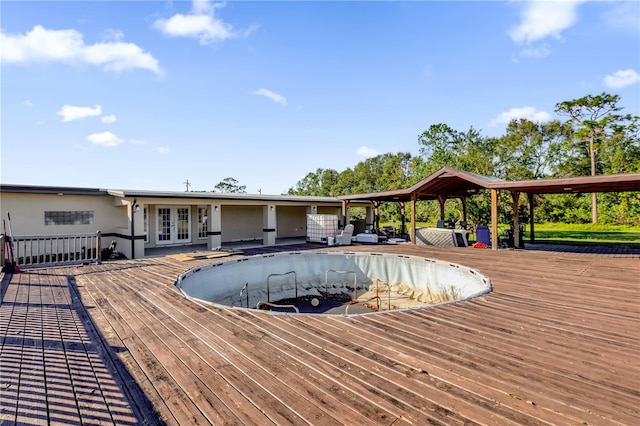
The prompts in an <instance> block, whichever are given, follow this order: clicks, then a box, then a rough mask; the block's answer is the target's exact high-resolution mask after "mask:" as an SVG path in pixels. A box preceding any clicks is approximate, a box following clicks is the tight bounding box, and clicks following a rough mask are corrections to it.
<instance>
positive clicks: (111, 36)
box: [102, 28, 124, 41]
mask: <svg viewBox="0 0 640 426" xmlns="http://www.w3.org/2000/svg"><path fill="white" fill-rule="evenodd" d="M102 39H103V40H106V41H120V40H122V39H124V33H123V32H122V31H120V30H118V29H113V28H109V29H108V30H104V31H103V32H102Z"/></svg>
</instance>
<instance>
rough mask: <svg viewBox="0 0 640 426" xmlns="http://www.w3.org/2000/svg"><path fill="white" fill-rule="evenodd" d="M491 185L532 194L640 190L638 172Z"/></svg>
mask: <svg viewBox="0 0 640 426" xmlns="http://www.w3.org/2000/svg"><path fill="white" fill-rule="evenodd" d="M491 187H492V188H495V189H507V190H509V191H520V192H527V193H533V194H555V193H561V192H625V191H640V173H625V174H616V175H597V176H580V177H569V178H556V179H533V180H520V181H514V182H500V183H495V184H492V185H491Z"/></svg>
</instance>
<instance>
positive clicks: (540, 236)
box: [380, 222, 640, 248]
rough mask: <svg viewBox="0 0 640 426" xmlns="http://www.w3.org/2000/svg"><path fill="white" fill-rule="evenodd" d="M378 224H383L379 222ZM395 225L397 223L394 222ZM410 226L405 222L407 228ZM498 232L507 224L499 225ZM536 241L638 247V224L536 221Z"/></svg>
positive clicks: (507, 227) (424, 224) (639, 237)
mask: <svg viewBox="0 0 640 426" xmlns="http://www.w3.org/2000/svg"><path fill="white" fill-rule="evenodd" d="M385 225H391V223H388V224H385ZM380 226H383V224H382V223H380ZM396 226H398V224H397V223H396ZM410 226H411V224H410V223H407V228H409V227H410ZM417 226H418V227H423V226H426V227H435V224H434V223H421V222H419V223H417ZM499 229H500V232H501V233H502V232H503V231H504V230H506V229H509V225H507V224H503V225H500V226H499ZM529 231H530V230H529V224H528V223H527V224H526V227H525V237H524V240H525V242H528V241H529V235H530V234H529ZM535 233H536V235H535V237H536V243H545V244H572V245H614V246H624V247H633V248H640V226H628V225H592V224H565V223H536V224H535Z"/></svg>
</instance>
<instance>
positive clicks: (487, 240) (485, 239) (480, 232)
mask: <svg viewBox="0 0 640 426" xmlns="http://www.w3.org/2000/svg"><path fill="white" fill-rule="evenodd" d="M476 240H477V241H478V242H479V243H484V244H486V245H487V247H488V246H490V245H491V235H490V234H489V227H488V226H485V225H480V226H478V228H477V229H476Z"/></svg>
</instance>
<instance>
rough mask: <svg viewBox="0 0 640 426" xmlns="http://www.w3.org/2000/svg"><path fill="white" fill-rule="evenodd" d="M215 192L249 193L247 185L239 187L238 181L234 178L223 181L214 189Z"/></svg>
mask: <svg viewBox="0 0 640 426" xmlns="http://www.w3.org/2000/svg"><path fill="white" fill-rule="evenodd" d="M213 192H224V193H245V192H247V187H246V185H239V182H238V180H237V179H234V178H232V177H227V178H224V179H222V181H221V182H218V184H217V185H216V186H215V187H214V189H213Z"/></svg>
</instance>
